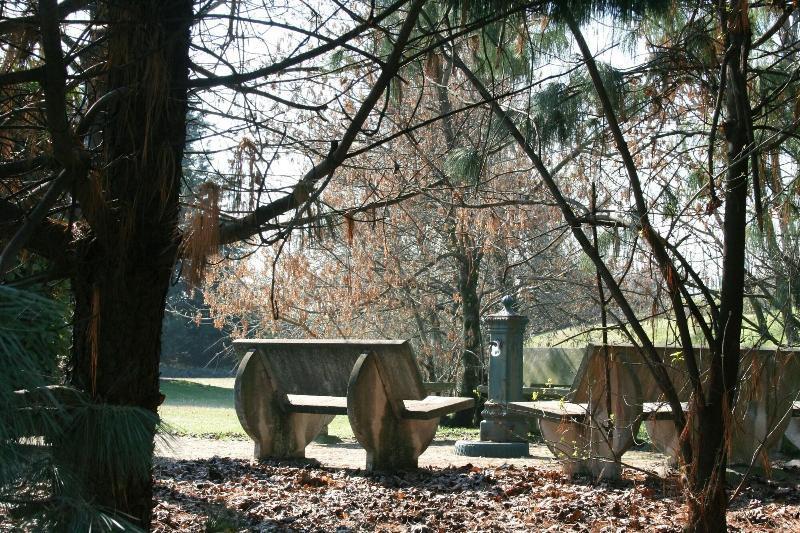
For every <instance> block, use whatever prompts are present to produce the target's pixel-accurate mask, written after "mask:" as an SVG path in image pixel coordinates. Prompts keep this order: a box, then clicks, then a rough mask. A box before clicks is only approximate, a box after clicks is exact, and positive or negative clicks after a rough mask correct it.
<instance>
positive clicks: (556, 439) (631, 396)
mask: <svg viewBox="0 0 800 533" xmlns="http://www.w3.org/2000/svg"><path fill="white" fill-rule="evenodd" d="M661 350H662V352H666V350H667V349H666V348H661ZM673 351H674V350H673ZM608 353H609V357H608V358H606V352H605V349H604V348H603V347H602V346H594V345H589V346H588V347H587V348H586V349H585V352H584V356H583V358H582V360H581V362H580V365H579V367H578V370H577V371H576V373H575V377H574V381H573V383H572V386H571V387H570V391H569V393H568V394H567V396H566V397H565V399H564V400H550V401H532V402H512V403H510V404H509V407H508V408H509V411H510V412H511V413H512V414H516V415H520V416H526V417H533V418H535V419H537V420H538V424H539V430H540V431H541V434H542V437H543V438H544V440H545V443H546V444H547V446H548V448H549V449H550V451H551V452H552V453H553V455H554V456H555V457H556V458H557V459H558V460H559V462H560V463H561V465H562V469H563V470H564V472H565V473H566V474H568V475H575V474H588V475H591V476H594V477H600V478H608V479H614V478H618V477H619V476H620V474H621V471H622V466H621V462H620V461H621V457H622V455H623V454H624V453H625V452H626V451H628V450H629V449H630V448H631V447H632V446H633V445H634V444H635V438H636V435H637V433H638V431H639V426H640V425H641V422H642V404H643V403H644V400H645V399H652V398H657V397H658V395H659V390H658V386H657V385H656V383H655V380H654V379H653V378H652V376H651V374H650V371H649V369H648V368H647V366H646V365H645V364H644V361H643V360H642V359H641V356H640V355H639V354H638V352H637V350H636V349H635V347H633V346H631V345H612V346H609V347H608ZM664 355H666V353H664ZM606 361H607V362H608V363H607V364H608V368H607V370H608V380H607V378H606ZM668 371H669V372H670V374H673V375H675V379H676V380H677V381H679V380H680V375H679V371H678V370H677V369H674V368H668ZM607 381H610V383H609V385H610V386H608V387H607ZM609 404H610V410H609V409H608V407H609Z"/></svg>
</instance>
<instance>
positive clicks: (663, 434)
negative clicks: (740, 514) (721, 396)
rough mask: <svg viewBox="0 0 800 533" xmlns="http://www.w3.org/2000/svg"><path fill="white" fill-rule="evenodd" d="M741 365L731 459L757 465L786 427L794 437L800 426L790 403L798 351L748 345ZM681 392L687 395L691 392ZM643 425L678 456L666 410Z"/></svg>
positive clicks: (799, 378) (797, 379)
mask: <svg viewBox="0 0 800 533" xmlns="http://www.w3.org/2000/svg"><path fill="white" fill-rule="evenodd" d="M741 366H742V370H741V374H740V375H741V379H742V383H741V388H740V391H739V395H738V397H737V399H736V405H735V406H734V409H733V429H732V431H731V436H730V443H729V446H728V449H729V452H728V461H729V462H730V464H751V463H753V464H756V465H758V464H761V463H763V462H766V461H768V460H769V457H770V455H771V454H772V453H773V452H775V451H776V450H777V449H778V447H779V446H780V439H781V437H782V435H783V434H784V433H786V436H787V438H789V439H790V440H791V438H792V436H794V435H795V433H794V432H795V431H797V430H796V429H795V426H794V424H795V422H794V421H792V420H791V408H792V402H794V401H795V399H796V398H797V396H798V391H800V351H797V350H775V349H761V350H748V351H747V352H745V353H743V355H742V365H741ZM682 396H683V398H687V397H688V394H686V393H685V392H684V393H683V395H682ZM683 398H682V399H683ZM664 410H665V409H664V408H662V409H661V411H664ZM645 427H646V429H647V432H648V434H649V435H650V439H651V441H652V442H653V445H654V446H655V447H656V449H658V450H659V451H661V452H662V453H664V454H666V455H668V456H669V457H671V458H672V462H673V463H675V462H677V457H678V434H677V430H676V428H675V425H674V424H673V423H672V420H670V419H669V418H668V417H667V416H664V413H663V412H662V413H660V414H659V415H657V416H654V417H653V418H649V417H648V418H646V420H645ZM797 429H800V427H798V428H797ZM799 440H800V439H799Z"/></svg>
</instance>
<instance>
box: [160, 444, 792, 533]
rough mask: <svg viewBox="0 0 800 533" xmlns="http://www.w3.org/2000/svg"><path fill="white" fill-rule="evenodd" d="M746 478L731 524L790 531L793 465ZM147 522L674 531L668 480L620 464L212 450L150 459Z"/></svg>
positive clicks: (214, 527)
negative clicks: (603, 473)
mask: <svg viewBox="0 0 800 533" xmlns="http://www.w3.org/2000/svg"><path fill="white" fill-rule="evenodd" d="M774 477H776V478H780V479H782V481H766V480H762V479H758V478H756V479H754V480H752V481H751V482H750V483H749V484H748V485H747V487H746V488H745V489H744V490H743V491H742V492H741V493H740V495H739V496H738V497H737V498H736V500H735V501H734V502H733V504H732V506H731V511H730V513H729V523H730V524H731V526H732V528H731V529H732V530H734V531H736V530H740V531H800V471H798V469H791V468H788V469H785V470H782V471H781V472H780V475H778V476H774ZM156 498H157V506H156V509H155V522H154V530H155V531H157V532H171V531H337V532H345V531H375V530H378V531H413V532H420V533H421V532H427V531H442V532H444V531H545V530H547V531H565V530H568V531H597V532H600V531H612V532H619V531H665V532H666V531H680V529H681V524H682V521H683V519H684V512H685V507H684V505H683V503H682V502H681V496H680V488H679V484H678V480H677V478H667V479H660V478H647V477H645V476H644V475H643V474H641V473H639V472H636V471H634V470H626V471H625V475H624V479H623V480H622V481H620V482H618V483H614V484H597V483H592V482H591V480H588V479H586V480H580V479H578V480H568V479H566V478H565V477H563V476H562V475H561V474H560V473H559V472H558V471H556V470H552V469H546V468H537V467H524V468H523V467H513V466H504V467H492V468H480V467H474V466H470V465H467V466H465V467H461V468H448V469H436V468H432V469H421V470H417V471H413V472H406V473H399V474H396V475H380V474H374V475H373V474H368V473H365V472H363V471H361V470H352V469H331V468H323V467H320V466H319V465H317V464H314V463H310V464H302V463H295V464H291V463H286V462H282V463H277V462H275V463H262V464H251V463H250V462H248V461H245V460H237V459H223V458H217V457H214V458H212V459H206V460H194V461H187V460H174V459H161V460H159V463H158V465H157V467H156Z"/></svg>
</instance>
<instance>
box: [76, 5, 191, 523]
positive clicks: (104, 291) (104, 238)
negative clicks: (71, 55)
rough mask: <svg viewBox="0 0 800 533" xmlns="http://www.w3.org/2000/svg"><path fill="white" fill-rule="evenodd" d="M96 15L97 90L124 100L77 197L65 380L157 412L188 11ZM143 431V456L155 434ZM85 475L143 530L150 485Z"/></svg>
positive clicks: (158, 8) (122, 10) (110, 9)
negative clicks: (100, 67) (100, 29)
mask: <svg viewBox="0 0 800 533" xmlns="http://www.w3.org/2000/svg"><path fill="white" fill-rule="evenodd" d="M99 8H100V9H103V10H105V13H104V15H105V16H106V17H107V20H109V24H108V28H107V30H106V31H107V40H106V45H105V46H106V47H107V48H106V50H107V54H106V57H107V60H108V68H109V73H108V76H107V78H106V79H105V80H104V82H103V84H104V85H105V89H106V90H108V91H111V90H114V89H117V88H121V87H125V88H127V89H128V93H127V95H126V96H125V97H124V98H122V99H120V100H119V102H118V104H116V105H115V106H114V107H113V108H112V109H110V110H109V114H108V117H107V122H106V123H105V125H104V127H103V129H102V133H101V134H100V136H101V137H102V151H103V153H102V158H101V159H99V160H98V161H97V164H96V165H95V167H96V168H98V171H97V172H95V173H93V174H92V183H88V184H86V187H87V190H86V191H83V197H84V198H92V197H93V196H94V200H95V201H94V202H92V203H88V202H86V205H82V206H81V207H82V209H83V211H84V214H85V216H86V218H87V220H88V221H89V223H90V225H91V231H92V233H93V236H94V237H95V238H94V239H93V240H92V241H91V244H90V245H88V246H87V247H86V248H85V249H82V250H80V251H79V252H78V258H77V260H78V267H77V269H76V271H77V274H76V276H75V278H74V279H73V290H74V293H75V316H74V334H73V362H72V363H73V372H72V380H73V382H74V383H75V384H76V385H77V386H78V387H80V388H82V389H84V390H86V391H87V392H88V393H89V394H90V395H91V396H92V398H94V399H95V401H96V402H98V403H102V404H111V405H122V406H136V407H142V408H145V409H148V410H150V411H153V412H155V411H156V409H157V407H158V404H159V403H160V394H159V383H158V363H159V357H160V343H161V321H162V317H163V313H164V303H165V299H166V294H167V288H168V285H169V279H170V274H171V272H172V267H173V264H174V260H175V254H176V249H177V236H178V229H177V223H178V212H179V205H178V193H179V189H180V176H181V160H182V157H183V149H184V144H185V129H186V108H187V106H186V95H187V80H188V47H189V31H190V24H191V19H192V2H191V0H138V1H134V0H126V1H124V2H123V1H111V2H105V3H102V4H100V7H99ZM92 189H93V190H92ZM79 194H80V192H79ZM98 195H102V198H101V199H100V198H97V196H98ZM97 431H102V429H101V428H97ZM147 432H148V434H149V435H150V441H149V446H150V450H151V451H152V436H153V435H154V432H155V427H149V428H147ZM151 455H152V454H151ZM87 476H88V478H87V479H86V480H85V481H86V484H87V487H88V488H89V490H91V492H92V493H93V496H94V498H95V501H96V502H97V503H99V504H101V505H103V506H106V507H108V508H113V509H116V510H117V511H119V512H122V513H125V514H128V515H130V516H132V517H134V518H135V519H136V520H137V521H138V522H139V525H140V526H142V527H144V528H145V529H149V526H150V517H151V510H152V480H151V479H150V478H149V477H148V478H147V479H141V478H140V479H135V478H134V479H127V480H124V481H123V480H119V479H113V478H112V477H111V476H109V475H108V473H107V472H106V471H105V470H104V469H102V468H98V469H94V470H92V471H89V472H87Z"/></svg>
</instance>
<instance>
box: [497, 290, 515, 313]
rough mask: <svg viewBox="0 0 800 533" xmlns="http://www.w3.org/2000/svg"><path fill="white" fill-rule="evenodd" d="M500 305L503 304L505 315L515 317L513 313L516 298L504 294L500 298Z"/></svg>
mask: <svg viewBox="0 0 800 533" xmlns="http://www.w3.org/2000/svg"><path fill="white" fill-rule="evenodd" d="M500 303H501V304H503V311H504V312H505V314H507V315H516V313H515V312H514V309H513V307H514V304H515V303H517V300H516V298H514V297H513V296H511V295H510V294H506V295H505V296H503V297H502V298H500Z"/></svg>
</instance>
